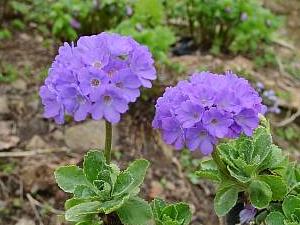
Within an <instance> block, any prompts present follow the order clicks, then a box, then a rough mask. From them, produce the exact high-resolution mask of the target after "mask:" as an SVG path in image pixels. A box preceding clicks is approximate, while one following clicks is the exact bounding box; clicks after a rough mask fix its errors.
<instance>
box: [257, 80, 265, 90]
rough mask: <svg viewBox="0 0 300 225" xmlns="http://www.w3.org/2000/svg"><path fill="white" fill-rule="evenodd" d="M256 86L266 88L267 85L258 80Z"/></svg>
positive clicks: (260, 88) (261, 88)
mask: <svg viewBox="0 0 300 225" xmlns="http://www.w3.org/2000/svg"><path fill="white" fill-rule="evenodd" d="M256 87H257V88H258V89H259V90H263V89H265V85H264V84H263V83H262V82H257V83H256Z"/></svg>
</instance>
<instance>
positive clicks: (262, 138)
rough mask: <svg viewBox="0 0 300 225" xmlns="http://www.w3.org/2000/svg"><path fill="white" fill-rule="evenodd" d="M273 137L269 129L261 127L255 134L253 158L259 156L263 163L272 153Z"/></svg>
mask: <svg viewBox="0 0 300 225" xmlns="http://www.w3.org/2000/svg"><path fill="white" fill-rule="evenodd" d="M271 145H272V136H271V134H270V132H269V131H268V129H267V128H264V127H259V128H257V129H256V130H255V132H254V152H253V157H256V156H259V161H260V163H262V162H263V161H264V160H265V158H266V157H267V156H268V154H269V153H270V151H271Z"/></svg>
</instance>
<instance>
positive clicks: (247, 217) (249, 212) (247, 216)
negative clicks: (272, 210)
mask: <svg viewBox="0 0 300 225" xmlns="http://www.w3.org/2000/svg"><path fill="white" fill-rule="evenodd" d="M256 213H257V210H256V208H254V207H253V206H252V205H250V204H248V205H245V208H244V209H243V210H242V211H241V212H240V223H241V224H248V223H250V221H251V220H253V219H254V217H255V215H256Z"/></svg>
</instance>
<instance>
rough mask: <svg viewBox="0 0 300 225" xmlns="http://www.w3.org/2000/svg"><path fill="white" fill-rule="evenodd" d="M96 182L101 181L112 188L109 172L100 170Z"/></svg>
mask: <svg viewBox="0 0 300 225" xmlns="http://www.w3.org/2000/svg"><path fill="white" fill-rule="evenodd" d="M97 180H103V181H105V182H107V183H109V184H110V185H111V186H113V184H112V180H111V172H110V171H109V170H101V171H100V172H99V174H98V176H97Z"/></svg>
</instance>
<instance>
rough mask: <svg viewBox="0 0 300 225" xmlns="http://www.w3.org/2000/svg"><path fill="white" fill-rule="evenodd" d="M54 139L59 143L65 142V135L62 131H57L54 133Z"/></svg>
mask: <svg viewBox="0 0 300 225" xmlns="http://www.w3.org/2000/svg"><path fill="white" fill-rule="evenodd" d="M52 137H53V138H54V139H55V140H57V141H62V140H64V134H63V132H62V131H60V130H55V131H54V132H53V133H52Z"/></svg>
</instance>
